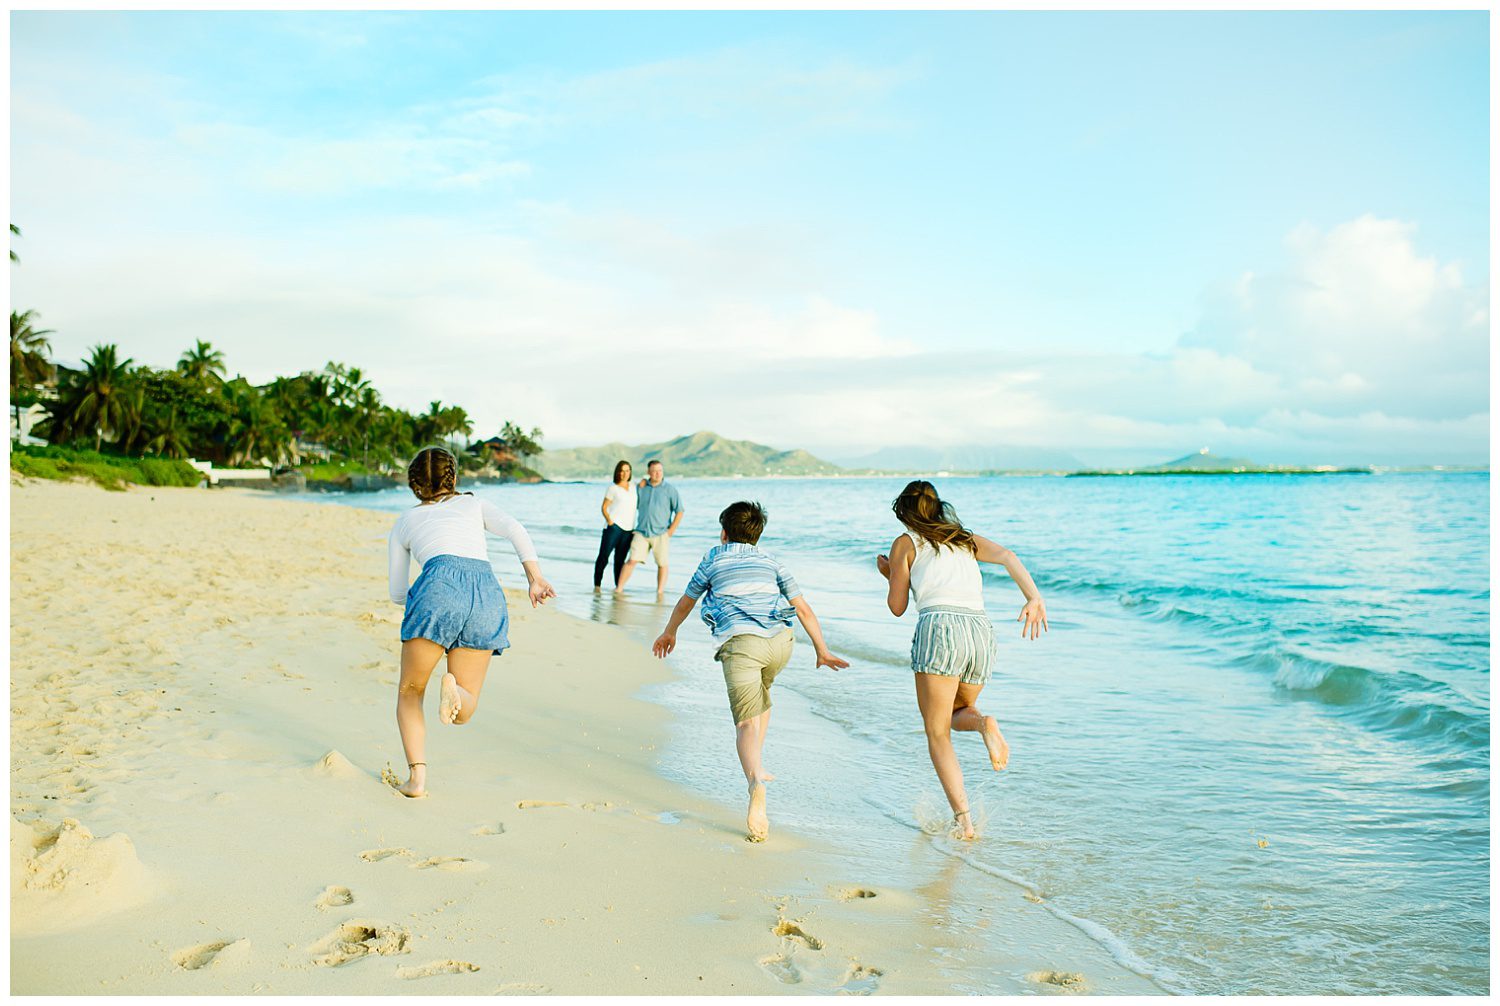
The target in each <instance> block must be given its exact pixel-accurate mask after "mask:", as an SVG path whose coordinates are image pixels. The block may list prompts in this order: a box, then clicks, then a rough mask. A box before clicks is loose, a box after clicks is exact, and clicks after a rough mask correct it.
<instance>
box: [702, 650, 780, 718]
mask: <svg viewBox="0 0 1500 1006" xmlns="http://www.w3.org/2000/svg"><path fill="white" fill-rule="evenodd" d="M714 659H715V660H717V661H719V663H720V664H722V665H723V666H724V685H725V687H726V688H728V689H729V712H730V714H731V715H733V716H734V722H735V723H743V722H745V721H746V720H753V719H754V718H755V717H757V716H759V715H760V714H761V713H763V712H765V711H766V710H767V709H770V708H771V683H772V682H774V681H775V680H776V675H778V674H780V673H781V669H782V668H783V667H785V666H786V662H787V661H788V660H790V659H792V630H791V627H790V626H789V627H787V628H786V629H783V630H782V631H781V632H779V633H777V634H776V635H774V636H771V637H769V638H767V637H766V636H754V635H751V634H749V633H744V634H741V635H738V636H731V637H730V638H729V640H728V641H727V642H725V643H724V645H723V646H720V647H719V650H718V652H717V653H715V654H714Z"/></svg>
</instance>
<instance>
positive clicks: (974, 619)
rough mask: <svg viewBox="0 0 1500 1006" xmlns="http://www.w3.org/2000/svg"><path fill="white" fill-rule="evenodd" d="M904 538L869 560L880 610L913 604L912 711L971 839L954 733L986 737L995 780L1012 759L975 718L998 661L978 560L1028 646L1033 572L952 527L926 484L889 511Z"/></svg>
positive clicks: (996, 732) (913, 486) (1037, 616)
mask: <svg viewBox="0 0 1500 1006" xmlns="http://www.w3.org/2000/svg"><path fill="white" fill-rule="evenodd" d="M891 509H892V510H893V511H895V514H896V519H897V520H899V521H900V522H901V523H902V524H903V525H904V526H905V527H906V532H905V533H904V534H902V535H901V536H900V537H899V538H897V539H896V540H895V541H894V542H893V543H892V544H891V553H890V555H889V556H885V555H880V556H876V558H875V565H876V568H878V569H879V570H880V573H881V575H882V576H884V577H885V578H886V579H887V580H889V581H890V589H889V591H888V592H887V594H886V605H887V606H888V607H889V608H890V609H891V614H893V615H895V616H896V617H898V618H899V617H901V616H902V615H903V614H905V613H906V607H907V603H908V601H910V600H914V601H915V603H916V606H917V612H918V615H917V629H916V632H915V633H914V634H913V635H912V640H911V669H912V671H913V673H914V675H915V677H916V681H917V707H918V708H919V709H921V711H922V725H923V727H924V728H925V730H926V733H927V754H928V756H929V757H931V758H932V766H933V768H935V769H937V776H938V782H940V783H942V786H943V792H944V793H945V794H946V795H947V797H948V804H949V806H951V807H952V808H953V825H954V829H955V832H956V834H957V835H958V836H959V837H962V838H964V839H972V838H973V837H974V823H973V821H972V820H971V819H970V816H969V799H968V796H967V794H966V793H965V792H964V773H963V770H962V769H961V768H959V765H958V756H957V755H955V754H954V753H953V740H952V738H951V736H950V731H952V730H971V731H974V732H975V733H978V734H980V735H981V736H982V737H983V738H984V746H985V748H986V749H988V751H989V755H990V767H991V768H993V769H994V770H995V771H996V772H998V771H1000V770H1001V769H1003V768H1004V767H1005V763H1006V762H1007V761H1008V760H1009V759H1010V747H1009V745H1007V744H1006V743H1005V738H1004V737H1003V736H1002V735H1001V733H1000V726H999V724H997V723H996V722H995V717H993V716H986V715H984V714H983V713H982V712H980V711H979V693H980V692H981V691H983V690H984V685H985V682H986V681H988V680H989V677H990V667H991V666H992V665H993V664H994V662H995V627H994V626H993V625H992V624H991V623H990V618H989V616H988V615H987V614H985V611H984V595H983V591H982V587H983V580H982V578H981V577H980V573H979V564H980V563H981V562H993V563H996V564H998V565H1001V566H1004V567H1005V571H1006V572H1007V573H1009V574H1010V576H1011V579H1012V580H1014V581H1016V586H1018V587H1020V588H1021V593H1022V594H1024V595H1026V605H1025V606H1024V607H1023V608H1022V609H1021V614H1020V615H1018V616H1017V617H1016V621H1018V622H1021V623H1022V626H1021V636H1022V637H1023V638H1024V637H1025V636H1027V635H1028V634H1029V635H1030V636H1031V638H1032V639H1036V638H1037V636H1038V635H1040V634H1041V633H1042V632H1045V631H1046V630H1047V607H1046V605H1044V604H1043V603H1042V595H1041V593H1040V592H1039V591H1038V590H1037V589H1036V584H1035V583H1034V582H1032V579H1031V574H1030V573H1028V572H1026V567H1025V566H1023V565H1021V560H1020V559H1018V558H1016V554H1015V553H1014V552H1012V551H1011V550H1010V549H1008V548H1006V547H1005V546H1003V545H997V544H995V543H994V542H992V541H990V540H989V539H988V538H981V537H980V536H979V535H977V534H975V533H974V532H973V531H970V530H969V529H968V528H966V527H964V526H963V525H962V524H960V523H959V520H958V514H957V513H955V512H954V510H953V506H952V505H951V504H949V503H946V502H944V501H943V500H941V499H939V498H938V494H937V490H936V489H935V488H933V485H932V483H931V482H926V481H923V480H921V479H918V480H916V481H914V482H910V483H908V484H907V486H906V488H905V489H903V490H901V495H899V496H897V497H896V499H895V500H894V501H893V502H892V503H891Z"/></svg>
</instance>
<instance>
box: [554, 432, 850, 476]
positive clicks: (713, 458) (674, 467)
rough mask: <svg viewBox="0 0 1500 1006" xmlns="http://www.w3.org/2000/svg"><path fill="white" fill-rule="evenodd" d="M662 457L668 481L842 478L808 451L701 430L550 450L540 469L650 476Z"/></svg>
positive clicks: (560, 473)
mask: <svg viewBox="0 0 1500 1006" xmlns="http://www.w3.org/2000/svg"><path fill="white" fill-rule="evenodd" d="M652 458H660V459H661V462H662V464H663V465H665V466H666V469H667V477H668V478H671V477H672V476H674V475H677V476H694V475H697V476H733V475H742V476H747V477H750V476H765V475H837V474H840V473H841V472H842V469H840V468H839V467H838V466H837V465H833V464H830V463H828V462H827V461H824V460H822V459H821V458H816V457H813V456H812V455H811V454H809V453H807V452H806V451H800V450H794V451H778V450H776V449H775V448H774V447H767V446H765V445H764V444H757V443H752V442H750V441H748V440H730V439H728V438H726V437H721V436H719V435H718V434H717V433H710V432H708V431H701V432H698V433H692V434H689V435H687V436H682V437H677V438H676V439H674V440H667V441H664V442H662V443H656V444H637V445H635V446H629V445H626V444H620V443H614V444H605V445H604V446H603V447H575V448H573V449H571V450H561V451H548V452H547V453H546V455H545V456H544V457H543V458H541V459H540V461H539V462H538V464H537V467H538V468H539V469H540V470H541V472H542V474H544V475H546V476H547V477H548V478H554V479H555V478H603V479H608V478H609V475H610V472H612V471H614V467H615V462H616V461H619V460H621V459H623V460H625V461H629V462H630V463H631V465H632V466H633V467H634V469H635V474H636V475H637V476H644V475H645V474H646V462H647V461H649V460H650V459H652Z"/></svg>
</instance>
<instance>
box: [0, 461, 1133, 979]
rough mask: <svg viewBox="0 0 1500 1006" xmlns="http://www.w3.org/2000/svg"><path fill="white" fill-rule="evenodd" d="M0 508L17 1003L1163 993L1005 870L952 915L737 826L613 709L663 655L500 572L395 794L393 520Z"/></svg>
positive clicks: (259, 506)
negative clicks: (986, 974) (536, 602)
mask: <svg viewBox="0 0 1500 1006" xmlns="http://www.w3.org/2000/svg"><path fill="white" fill-rule="evenodd" d="M11 508H12V516H11V549H12V551H11V625H12V636H11V641H12V642H11V647H12V648H11V658H12V664H11V674H12V677H11V865H12V871H11V874H12V888H11V899H12V910H11V919H12V937H11V954H12V956H11V967H12V976H11V991H12V992H13V993H16V994H36V993H134V994H142V993H175V994H201V993H296V994H332V993H355V994H361V993H363V994H382V993H442V994H451V993H473V994H495V993H502V994H503V993H514V994H527V993H586V994H587V993H593V994H599V993H630V994H640V993H710V994H744V993H752V994H765V993H788V992H808V993H819V992H823V993H826V992H836V991H845V992H856V993H868V992H882V993H891V992H895V993H941V992H945V991H948V987H947V985H946V984H945V980H944V977H943V971H942V969H941V967H940V966H939V964H938V962H940V961H941V960H942V959H944V958H945V957H951V956H952V955H960V956H962V955H966V954H967V955H986V956H987V957H991V958H993V960H994V961H995V967H994V987H993V989H992V991H995V992H1024V991H1031V992H1036V991H1097V992H1152V991H1158V990H1157V989H1156V988H1155V987H1154V986H1152V985H1151V984H1150V983H1148V982H1147V981H1145V980H1144V979H1141V978H1139V977H1137V976H1136V975H1134V974H1132V973H1130V972H1128V971H1126V970H1124V969H1123V968H1121V967H1120V966H1119V965H1117V964H1116V963H1115V962H1114V961H1113V960H1112V959H1111V958H1110V957H1109V956H1108V955H1107V954H1106V953H1105V952H1104V951H1103V950H1102V949H1100V948H1097V947H1090V946H1089V945H1087V944H1084V943H1083V942H1082V941H1080V939H1079V933H1078V932H1077V931H1075V930H1073V929H1071V928H1070V927H1068V926H1067V925H1066V924H1065V923H1063V922H1061V921H1059V920H1058V919H1056V918H1055V917H1053V916H1051V915H1048V914H1047V913H1046V912H1044V911H1042V910H1040V909H1039V908H1038V906H1037V905H1035V904H1033V903H1031V902H1029V901H1028V900H1027V899H1026V897H1024V896H1023V892H1022V891H1021V890H1019V889H1016V890H1014V891H1013V892H1009V893H1008V894H1007V895H1006V896H1005V897H1004V898H1002V899H999V900H998V901H997V902H996V904H995V905H994V906H993V913H992V917H991V918H990V919H989V922H988V925H985V926H982V927H979V928H978V929H974V928H965V929H964V930H963V931H955V930H954V928H953V927H949V926H947V925H945V920H944V917H943V912H942V910H941V898H940V894H941V885H942V883H943V882H944V881H943V880H942V878H937V879H935V880H934V885H933V887H932V889H928V890H920V891H914V890H902V889H897V888H893V887H889V886H885V885H884V884H883V883H882V878H881V877H878V876H847V875H844V873H843V872H842V870H841V867H840V860H839V857H838V856H837V853H836V850H835V849H832V848H825V847H821V846H819V845H818V844H816V843H814V842H812V841H809V840H806V839H802V838H799V837H798V836H796V835H794V834H791V833H789V832H788V831H786V830H774V831H773V833H772V836H771V839H770V841H768V842H766V843H765V844H763V845H754V844H750V843H747V842H746V841H744V832H743V821H742V818H741V816H740V815H737V814H736V813H734V812H730V811H726V809H725V807H723V806H722V805H719V804H715V803H712V802H709V801H707V800H704V799H702V798H699V797H696V796H694V795H693V794H691V793H689V792H686V791H684V790H683V789H681V788H680V787H677V786H675V785H673V784H671V783H669V782H667V781H666V780H664V779H663V778H662V777H661V776H659V775H658V773H657V772H656V771H655V765H656V762H657V759H658V758H659V757H660V755H659V750H658V749H659V745H660V742H661V740H662V738H663V737H664V734H665V730H666V728H667V723H666V713H665V712H664V711H663V710H661V709H659V708H658V707H656V706H653V705H651V704H648V703H645V702H643V701H640V700H639V699H637V698H635V697H634V696H635V694H636V693H637V692H638V691H639V690H640V688H641V687H642V686H643V685H645V684H647V683H649V682H652V681H659V680H662V679H664V678H666V677H668V676H669V675H671V674H672V667H671V665H670V664H668V663H664V662H658V661H656V660H654V659H653V658H651V657H650V655H649V654H648V653H647V652H646V651H645V650H644V648H642V647H640V646H639V645H638V644H636V643H635V642H633V641H632V640H630V639H629V638H628V637H627V636H626V635H625V634H624V633H623V632H622V631H621V630H619V629H616V628H614V627H611V626H606V625H600V624H596V623H592V622H587V621H583V620H580V619H576V618H572V617H569V616H567V615H564V614H561V613H559V612H556V611H553V610H549V609H542V610H535V611H533V610H531V609H529V608H528V607H527V606H526V603H525V599H524V597H523V596H521V595H519V594H517V593H515V592H508V593H509V599H510V603H511V610H512V615H513V627H512V632H511V638H512V641H513V647H512V649H510V650H509V651H507V653H506V654H505V655H504V656H503V657H501V658H499V659H498V660H496V661H495V662H494V663H493V664H492V665H491V670H490V676H489V680H488V682H487V685H486V688H485V692H484V695H483V698H482V702H481V706H480V709H479V712H478V714H477V716H476V718H475V720H474V722H473V723H471V724H469V725H466V726H463V727H441V728H440V727H438V725H437V724H436V716H435V712H436V701H437V700H436V696H435V693H436V691H437V685H436V679H434V682H433V683H432V684H431V685H430V686H429V693H428V711H429V718H428V729H429V750H428V759H429V761H430V763H431V768H430V773H431V775H430V786H431V791H432V792H431V796H430V797H429V798H427V799H424V800H419V801H412V800H407V799H405V798H403V797H401V796H399V795H398V794H396V793H395V792H393V791H392V790H391V789H390V788H389V787H388V786H386V785H385V784H384V783H382V781H381V772H382V769H383V768H384V767H385V766H386V764H387V763H388V762H389V763H394V764H395V766H396V767H397V768H398V769H399V768H400V767H401V766H400V762H401V761H402V756H401V748H400V745H399V741H398V737H397V733H396V729H395V723H394V712H393V707H394V692H395V683H396V673H397V653H398V649H399V642H398V639H397V628H398V624H399V614H400V612H399V609H397V608H396V607H395V606H393V605H391V604H390V603H389V601H388V600H387V599H386V598H385V585H384V583H383V574H384V550H385V534H386V532H387V530H388V528H389V521H388V519H387V518H386V517H385V516H384V515H380V514H374V513H365V512H361V511H357V510H353V509H348V508H343V507H329V506H315V505H309V504H306V503H299V502H288V501H282V500H277V499H274V498H268V497H264V496H256V495H255V494H252V493H237V492H233V491H220V492H207V491H202V490H192V489H167V490H163V489H142V488H136V489H132V490H130V491H127V492H116V493H110V492H105V491H103V490H100V489H96V488H94V487H92V486H85V485H80V484H61V483H40V482H26V483H22V482H20V481H19V480H14V479H13V482H12V490H11ZM506 586H508V587H509V586H513V584H506ZM724 741H725V750H723V751H716V752H705V753H704V757H724V758H729V757H733V752H732V747H731V745H730V735H729V731H728V730H727V729H726V731H725V737H724ZM809 768H810V767H808V766H803V767H802V769H801V770H802V771H806V770H809ZM786 784H788V783H778V784H776V785H786ZM772 813H773V822H774V813H775V792H774V787H773V792H772ZM950 882H951V881H950ZM1081 946H1082V947H1089V949H1087V950H1081V949H1079V948H1080V947H1081ZM1059 947H1068V948H1070V949H1068V950H1059Z"/></svg>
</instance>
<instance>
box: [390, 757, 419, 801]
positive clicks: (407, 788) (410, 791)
mask: <svg viewBox="0 0 1500 1006" xmlns="http://www.w3.org/2000/svg"><path fill="white" fill-rule="evenodd" d="M410 768H411V776H410V778H408V779H407V780H406V781H405V782H401V783H398V781H397V779H396V773H395V772H393V771H391V763H390V762H386V763H385V768H384V769H383V770H382V771H381V773H380V781H381V782H383V783H385V784H386V785H387V786H389V787H390V788H391V789H393V790H395V791H396V792H397V793H400V794H401V795H402V796H409V797H411V798H412V799H418V798H420V797H424V796H426V795H427V766H426V765H412V766H410ZM419 768H420V769H421V770H422V771H421V773H418V772H417V769H419ZM419 774H420V776H421V778H420V779H419V778H418V775H419Z"/></svg>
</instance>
